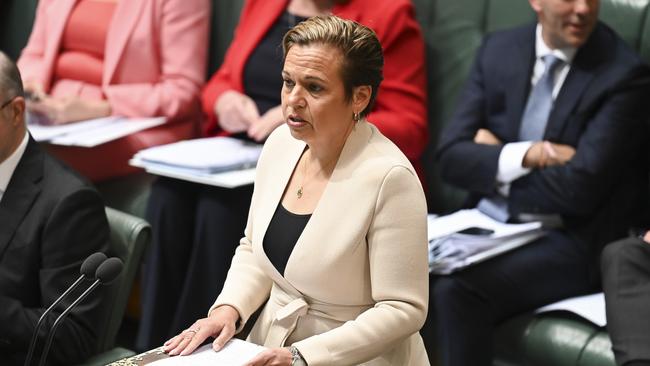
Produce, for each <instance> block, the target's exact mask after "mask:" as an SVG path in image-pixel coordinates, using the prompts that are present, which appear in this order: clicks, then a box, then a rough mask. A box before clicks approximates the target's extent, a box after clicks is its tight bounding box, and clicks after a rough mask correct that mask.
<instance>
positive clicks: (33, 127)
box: [27, 114, 118, 142]
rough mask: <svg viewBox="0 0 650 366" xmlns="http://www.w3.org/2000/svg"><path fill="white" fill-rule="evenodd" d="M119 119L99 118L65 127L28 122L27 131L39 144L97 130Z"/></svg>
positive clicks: (67, 124)
mask: <svg viewBox="0 0 650 366" xmlns="http://www.w3.org/2000/svg"><path fill="white" fill-rule="evenodd" d="M117 119H118V117H106V118H97V119H89V120H87V121H81V122H76V123H66V124H63V125H38V124H33V123H30V122H29V114H28V122H27V129H28V130H29V133H30V134H31V135H32V137H33V138H34V140H36V141H38V142H43V141H50V140H52V139H53V138H55V137H58V136H63V135H67V134H73V133H78V132H81V131H85V130H89V129H93V128H97V127H101V126H104V125H106V124H109V123H112V122H114V121H116V120H117Z"/></svg>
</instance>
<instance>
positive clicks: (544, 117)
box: [519, 54, 563, 141]
mask: <svg viewBox="0 0 650 366" xmlns="http://www.w3.org/2000/svg"><path fill="white" fill-rule="evenodd" d="M542 59H543V60H544V64H545V65H546V69H545V70H544V74H542V77H540V78H539V80H538V81H537V84H535V86H534V87H533V90H532V91H531V93H530V96H529V97H528V103H526V110H525V111H524V117H523V118H522V121H521V127H520V130H519V140H520V141H540V140H542V139H543V138H544V131H546V124H547V123H548V116H549V114H551V108H553V86H554V82H553V81H554V75H555V70H556V69H557V67H558V66H560V65H562V64H563V61H562V60H560V59H559V58H557V57H555V56H553V55H550V54H549V55H546V56H544V57H543V58H542Z"/></svg>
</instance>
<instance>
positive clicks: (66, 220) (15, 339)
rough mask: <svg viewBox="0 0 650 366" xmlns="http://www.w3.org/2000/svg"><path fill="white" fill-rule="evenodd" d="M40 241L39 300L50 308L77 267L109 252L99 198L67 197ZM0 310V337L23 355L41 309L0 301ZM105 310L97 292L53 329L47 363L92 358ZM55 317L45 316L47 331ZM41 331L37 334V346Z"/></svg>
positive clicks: (89, 194) (86, 192)
mask: <svg viewBox="0 0 650 366" xmlns="http://www.w3.org/2000/svg"><path fill="white" fill-rule="evenodd" d="M40 238H42V239H41V240H42V241H41V243H40V244H41V250H40V253H41V257H40V262H41V268H40V271H39V274H38V277H39V281H40V286H39V287H40V290H41V293H40V298H41V303H42V304H47V305H48V306H49V304H52V303H53V302H54V301H55V300H56V299H57V298H58V296H60V295H61V294H62V293H63V292H64V291H65V290H66V289H67V288H68V286H70V285H71V284H72V283H73V282H74V281H75V280H76V279H77V278H78V277H79V268H80V266H81V263H82V262H83V260H84V259H85V258H86V257H87V256H88V255H89V254H91V253H94V252H97V251H102V252H106V250H107V248H108V240H109V229H108V222H107V220H106V214H105V211H104V205H103V203H102V201H101V198H100V197H99V194H98V193H97V192H95V191H94V190H91V189H88V188H85V189H81V190H78V191H76V192H75V193H73V194H71V195H69V196H67V197H66V198H65V199H63V200H62V201H61V202H59V203H58V204H57V205H56V207H55V208H54V209H53V211H52V213H51V215H50V216H49V218H48V219H47V221H46V222H45V223H44V226H43V232H42V235H40ZM36 244H38V243H36ZM82 287H83V289H85V287H84V286H82ZM97 290H99V292H102V291H104V289H101V288H99V289H97ZM81 291H82V290H79V291H77V292H75V293H73V294H71V295H72V296H70V298H71V299H72V300H70V299H67V300H64V301H63V302H62V304H61V309H63V308H65V307H67V306H68V305H69V304H71V303H72V301H73V300H74V299H75V298H76V297H77V296H78V295H80V294H81ZM0 308H2V309H3V310H2V311H1V312H0V334H2V336H3V338H7V339H9V340H11V345H10V347H16V348H17V349H21V350H26V349H27V346H28V344H29V341H30V339H31V335H32V332H33V331H34V329H35V327H36V323H37V321H38V319H39V318H40V316H41V315H42V314H43V312H44V311H45V307H42V308H33V307H26V306H23V305H22V304H21V303H20V302H19V301H17V300H15V299H12V298H10V297H7V296H0ZM106 310H107V309H106V308H105V306H103V305H102V297H101V294H98V293H97V291H96V292H95V293H94V294H93V295H91V296H90V297H88V298H86V299H85V300H84V301H82V302H81V303H80V304H79V306H77V307H76V308H75V309H74V310H73V311H72V312H71V313H70V314H69V316H68V318H66V319H65V321H64V322H62V323H61V326H60V327H59V328H58V331H57V333H56V336H55V337H54V341H53V343H52V348H51V349H50V357H49V358H50V359H52V360H56V361H57V363H58V364H73V363H78V362H81V361H83V360H85V359H86V358H88V357H90V356H91V355H92V354H93V353H95V352H97V343H96V342H97V339H98V337H99V334H98V328H101V327H98V326H97V325H98V324H103V323H102V322H103V320H104V319H105V318H106V313H105V311H106ZM59 314H60V311H56V312H53V313H52V314H50V316H49V318H48V319H46V320H45V324H50V325H51V324H52V323H53V322H54V320H55V319H56V317H57V316H58V315H59ZM46 328H48V327H47V326H46V327H43V329H41V331H42V332H41V335H40V337H41V338H40V339H41V340H42V339H44V337H45V329H46Z"/></svg>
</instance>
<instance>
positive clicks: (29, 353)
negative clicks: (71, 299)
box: [25, 275, 85, 366]
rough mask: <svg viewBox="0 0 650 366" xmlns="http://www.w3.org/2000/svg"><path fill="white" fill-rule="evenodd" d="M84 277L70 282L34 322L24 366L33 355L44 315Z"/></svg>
mask: <svg viewBox="0 0 650 366" xmlns="http://www.w3.org/2000/svg"><path fill="white" fill-rule="evenodd" d="M84 278H85V276H84V275H81V276H80V277H79V278H77V280H76V281H75V282H74V283H73V284H72V286H70V287H68V289H67V290H65V292H64V293H63V294H62V295H61V296H59V298H58V299H56V301H54V303H53V304H52V305H50V307H49V308H47V310H45V311H44V312H43V314H42V315H41V317H40V318H39V319H38V323H36V329H35V330H34V333H33V334H32V340H31V341H30V342H29V350H28V351H27V358H25V366H29V365H30V364H31V362H32V357H33V356H34V348H36V339H37V338H38V331H39V329H40V328H41V326H42V325H43V320H44V319H45V317H46V316H47V315H48V314H49V313H51V312H52V309H54V307H55V306H57V305H59V303H60V302H61V301H62V300H63V299H64V298H65V297H66V296H68V294H69V293H71V292H72V291H74V290H75V289H76V288H77V287H79V284H81V281H83V280H84Z"/></svg>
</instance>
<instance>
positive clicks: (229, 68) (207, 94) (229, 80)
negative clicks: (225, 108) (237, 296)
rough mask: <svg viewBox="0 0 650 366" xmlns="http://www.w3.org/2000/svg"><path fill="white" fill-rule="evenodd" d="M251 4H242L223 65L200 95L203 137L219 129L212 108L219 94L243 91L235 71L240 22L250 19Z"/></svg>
mask: <svg viewBox="0 0 650 366" xmlns="http://www.w3.org/2000/svg"><path fill="white" fill-rule="evenodd" d="M253 3H254V2H253V1H246V3H245V4H244V7H243V9H242V11H241V15H240V17H239V22H238V23H237V27H236V28H235V32H234V35H233V40H232V42H231V43H230V46H228V50H226V54H225V55H224V59H223V63H222V64H221V66H219V69H218V70H217V72H216V73H214V75H212V77H211V78H210V80H209V81H208V83H207V84H206V85H205V88H203V92H202V93H201V105H202V107H203V115H204V116H205V117H206V118H205V120H204V124H203V133H204V135H208V136H209V135H214V134H215V133H216V132H217V131H219V129H220V128H219V120H218V118H217V115H216V113H214V106H215V104H216V103H217V100H219V97H220V96H221V94H223V93H224V92H225V91H228V90H236V91H239V92H242V91H243V90H241V80H240V79H241V75H240V74H239V73H238V72H235V70H237V69H238V68H239V67H238V66H239V65H237V63H238V62H239V59H240V58H239V56H240V52H241V51H240V48H241V47H240V46H239V43H240V42H241V40H240V37H241V32H242V31H245V28H242V22H244V20H245V19H248V18H249V17H250V14H251V12H252V8H253V5H254V4H253Z"/></svg>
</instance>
